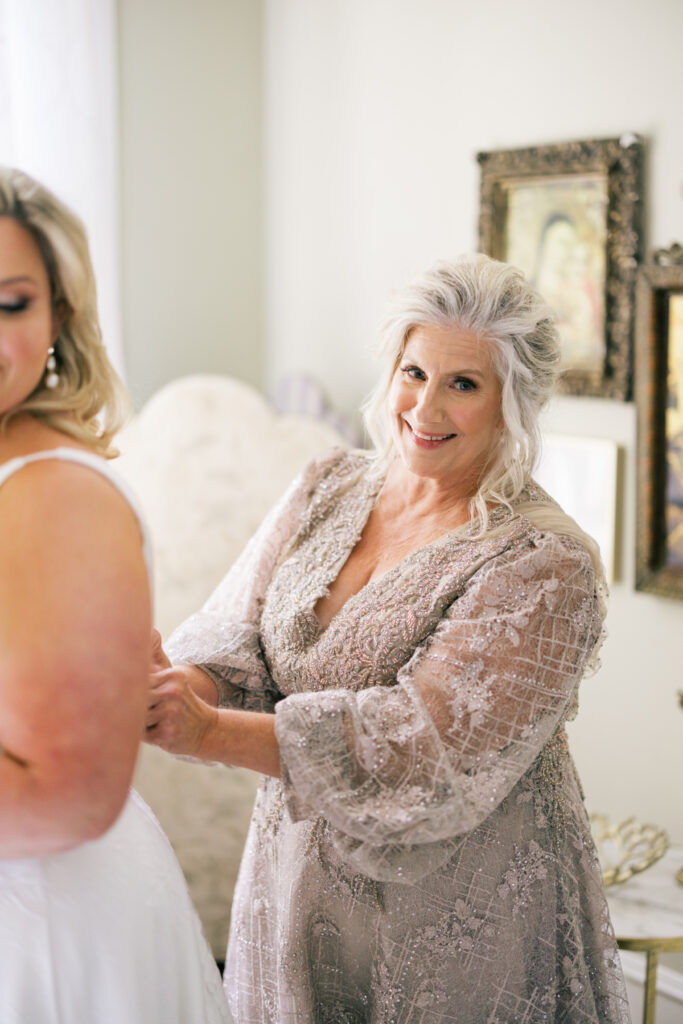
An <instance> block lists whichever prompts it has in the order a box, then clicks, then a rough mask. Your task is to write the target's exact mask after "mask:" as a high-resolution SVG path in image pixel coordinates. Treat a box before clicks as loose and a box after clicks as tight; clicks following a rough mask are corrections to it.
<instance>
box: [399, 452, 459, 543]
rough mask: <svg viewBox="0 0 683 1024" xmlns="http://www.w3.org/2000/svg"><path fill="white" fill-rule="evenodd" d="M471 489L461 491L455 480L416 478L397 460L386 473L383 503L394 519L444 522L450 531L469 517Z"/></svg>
mask: <svg viewBox="0 0 683 1024" xmlns="http://www.w3.org/2000/svg"><path fill="white" fill-rule="evenodd" d="M473 496H474V495H473V493H472V491H471V489H467V490H466V491H465V490H463V489H459V488H458V487H457V486H455V485H454V484H453V482H452V481H444V480H439V479H435V478H433V477H423V476H417V475H416V474H415V473H411V472H410V470H409V469H406V467H405V466H404V465H403V463H402V462H401V460H400V459H399V458H396V459H394V460H393V461H392V462H391V463H390V465H389V469H388V471H387V475H386V479H385V481H384V485H383V487H382V491H381V493H380V499H379V500H380V502H381V503H382V505H383V506H384V509H385V511H386V513H387V514H388V515H390V516H391V518H394V517H396V518H403V517H405V518H414V517H415V518H422V519H432V520H435V521H439V520H441V521H443V522H444V523H445V524H447V525H448V529H453V528H455V527H456V526H459V525H461V524H462V523H466V522H467V521H468V520H469V519H470V518H471V516H470V501H471V499H472V497H473Z"/></svg>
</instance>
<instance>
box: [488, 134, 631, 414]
mask: <svg viewBox="0 0 683 1024" xmlns="http://www.w3.org/2000/svg"><path fill="white" fill-rule="evenodd" d="M477 159H478V161H479V165H480V168H481V185H480V210H479V246H480V249H481V251H482V252H485V253H488V254H489V255H490V256H494V257H495V258H496V259H500V260H504V261H505V262H506V263H512V264H514V265H515V266H517V267H519V268H520V270H522V271H523V272H524V274H525V276H526V277H527V278H528V280H529V281H530V282H531V283H532V284H533V285H534V287H536V288H537V289H538V291H539V292H540V293H541V294H542V295H543V297H544V298H545V299H546V301H547V302H548V304H549V305H550V306H551V307H552V308H553V310H554V311H555V314H556V316H557V323H558V328H559V331H560V337H561V340H562V375H561V379H560V391H563V392H564V393H566V394H573V395H595V396H599V397H603V398H615V399H619V400H622V401H627V400H629V399H630V398H631V394H632V383H633V312H634V305H635V283H636V275H637V270H638V264H639V261H640V254H641V244H642V243H641V236H642V162H643V144H642V141H641V139H640V138H639V137H638V136H636V135H632V134H630V135H625V136H622V137H621V138H618V139H616V138H615V139H597V140H589V141H583V142H568V143H560V144H557V145H546V146H535V147H531V148H527V149H514V150H496V151H492V152H486V153H479V154H477Z"/></svg>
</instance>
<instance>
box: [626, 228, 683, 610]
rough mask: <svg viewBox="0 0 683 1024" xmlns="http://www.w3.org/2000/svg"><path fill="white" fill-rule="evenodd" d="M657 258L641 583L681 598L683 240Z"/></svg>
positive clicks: (643, 455) (640, 376)
mask: <svg viewBox="0 0 683 1024" xmlns="http://www.w3.org/2000/svg"><path fill="white" fill-rule="evenodd" d="M655 261H656V262H655V263H653V264H648V265H646V266H643V267H641V269H640V272H639V274H638V287H637V299H636V406H637V413H638V485H637V527H638V528H637V541H636V589H638V590H647V591H650V592H651V593H655V594H663V595H664V596H666V597H679V598H683V246H680V245H674V246H672V248H671V249H660V250H659V251H658V252H657V253H655Z"/></svg>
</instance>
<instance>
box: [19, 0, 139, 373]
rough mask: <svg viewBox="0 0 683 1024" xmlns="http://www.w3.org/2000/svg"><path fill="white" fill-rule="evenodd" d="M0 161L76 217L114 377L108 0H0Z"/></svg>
mask: <svg viewBox="0 0 683 1024" xmlns="http://www.w3.org/2000/svg"><path fill="white" fill-rule="evenodd" d="M0 164H4V165H6V166H7V165H8V166H13V167H20V168H21V169H22V170H24V171H27V172H28V173H29V174H31V175H33V176H34V177H36V178H38V180H39V181H41V182H43V183H44V184H45V185H47V186H48V187H49V188H50V189H52V190H53V191H54V192H55V193H56V194H57V195H58V196H59V197H60V199H63V200H64V201H65V202H66V203H67V204H68V205H69V206H71V208H72V209H74V210H75V211H76V212H77V213H78V214H79V216H80V217H81V218H82V219H83V221H84V222H85V225H86V228H87V230H88V236H89V239H90V249H91V253H92V257H93V263H94V266H95V274H96V276H97V284H98V295H99V309H100V318H101V321H102V332H103V335H104V341H105V344H106V346H107V349H108V352H109V356H110V358H111V360H112V362H113V363H114V365H115V366H116V368H117V369H118V371H119V373H120V374H121V375H123V353H122V346H121V315H120V266H119V260H120V237H119V231H120V227H119V162H118V104H117V48H116V10H115V0H0Z"/></svg>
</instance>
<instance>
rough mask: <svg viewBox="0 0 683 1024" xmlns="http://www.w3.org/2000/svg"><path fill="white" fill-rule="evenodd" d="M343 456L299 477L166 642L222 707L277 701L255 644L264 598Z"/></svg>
mask: <svg viewBox="0 0 683 1024" xmlns="http://www.w3.org/2000/svg"><path fill="white" fill-rule="evenodd" d="M342 455H343V451H342V450H337V449H335V450H334V451H333V452H331V453H329V454H327V455H326V456H323V457H321V458H318V459H316V460H314V461H313V462H312V463H311V464H310V465H309V466H308V467H307V468H306V469H305V470H304V471H303V473H301V474H300V475H299V476H298V477H297V479H296V480H295V481H294V482H293V483H292V485H291V486H290V487H289V489H288V490H287V492H286V493H285V494H284V496H283V497H282V498H281V499H280V501H279V502H278V503H277V505H276V506H275V507H274V508H273V509H272V510H271V512H270V513H269V514H268V515H267V516H266V518H265V519H264V521H263V523H262V524H261V526H260V528H259V529H258V531H257V532H256V534H255V535H254V536H253V537H252V539H251V540H250V541H249V543H248V544H247V546H246V548H245V549H244V551H243V552H242V554H241V555H240V557H239V558H238V559H237V561H236V562H235V564H234V565H233V567H232V568H231V569H230V571H229V572H228V574H227V575H226V576H225V578H224V579H223V580H222V581H221V583H219V585H218V587H217V588H216V589H215V590H214V592H213V594H212V595H211V596H210V597H209V599H208V600H207V602H206V604H205V605H204V606H203V608H202V609H201V610H200V611H198V612H196V613H195V614H194V615H191V616H190V618H189V619H186V620H185V622H183V623H182V624H181V625H180V626H179V627H178V628H177V629H176V630H175V631H174V632H173V633H172V634H171V636H170V637H169V640H168V642H167V644H166V650H167V653H168V656H169V658H170V659H171V661H172V662H174V663H175V664H190V665H198V666H199V667H200V668H201V669H203V670H204V671H205V672H206V673H207V674H208V675H209V676H211V678H212V679H213V681H214V682H215V684H216V687H217V689H218V701H219V705H220V706H223V707H227V706H230V707H242V708H246V709H248V710H251V711H271V712H272V710H273V707H274V704H275V702H276V701H277V700H279V699H280V696H281V695H280V693H279V692H278V690H277V687H276V686H275V683H274V682H273V680H272V679H271V677H270V673H269V672H268V668H267V666H266V664H265V662H264V659H263V652H262V649H261V643H260V639H259V624H260V619H261V609H262V605H263V598H264V595H265V592H266V590H267V588H268V584H269V583H270V580H271V577H272V574H273V569H274V567H275V565H276V564H277V561H278V559H279V557H280V554H281V553H282V551H283V549H284V547H285V545H286V544H287V542H288V541H289V540H290V539H291V538H292V537H293V536H294V534H295V533H296V530H297V528H298V526H299V523H300V521H301V517H302V514H303V512H304V510H305V508H306V507H307V505H308V502H309V501H310V498H311V495H312V493H313V492H314V490H315V488H316V486H317V484H318V482H319V481H320V479H321V477H322V476H324V475H325V473H326V471H329V469H330V468H331V467H332V466H334V464H335V463H336V462H337V461H338V460H339V458H340V457H341V456H342Z"/></svg>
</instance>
